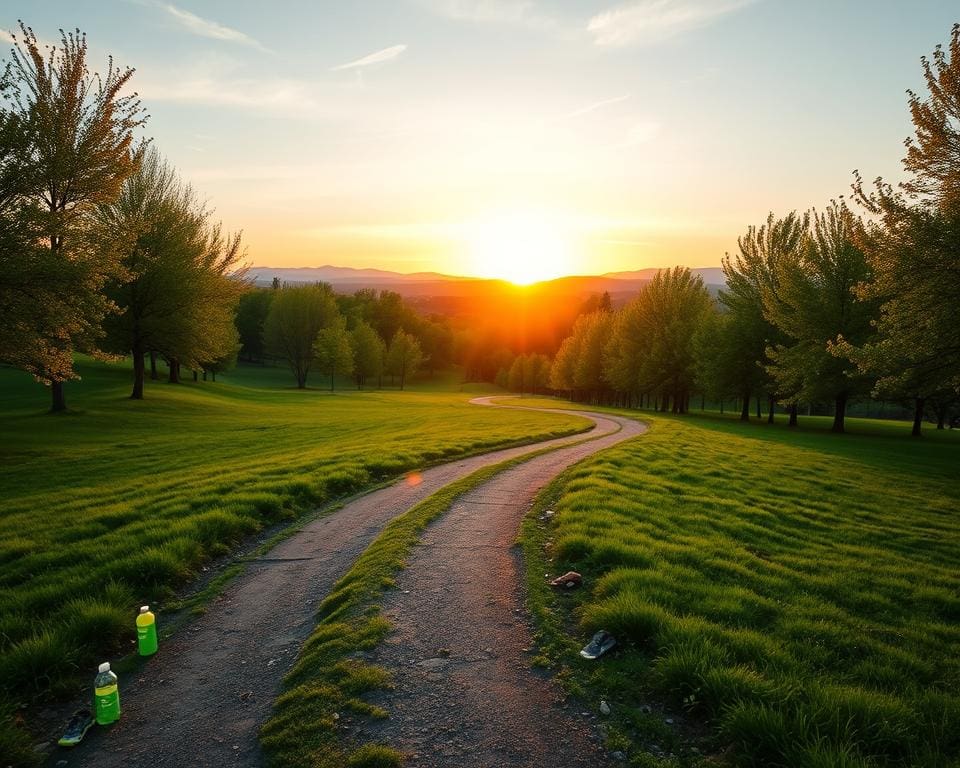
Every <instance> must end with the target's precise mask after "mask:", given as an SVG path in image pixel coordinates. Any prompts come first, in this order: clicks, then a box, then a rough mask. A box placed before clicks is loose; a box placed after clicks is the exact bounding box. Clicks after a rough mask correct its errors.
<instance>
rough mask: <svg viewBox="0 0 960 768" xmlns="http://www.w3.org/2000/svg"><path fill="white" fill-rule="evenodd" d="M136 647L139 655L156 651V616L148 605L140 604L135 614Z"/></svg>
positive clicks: (147, 654)
mask: <svg viewBox="0 0 960 768" xmlns="http://www.w3.org/2000/svg"><path fill="white" fill-rule="evenodd" d="M137 647H138V648H139V649H140V655H141V656H153V654H155V653H156V652H157V617H156V616H154V615H153V613H151V612H150V606H149V605H142V606H140V615H139V616H137Z"/></svg>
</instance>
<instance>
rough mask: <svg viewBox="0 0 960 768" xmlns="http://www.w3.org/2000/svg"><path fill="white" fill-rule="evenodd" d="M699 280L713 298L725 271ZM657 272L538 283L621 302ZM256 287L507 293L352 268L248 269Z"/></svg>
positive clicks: (437, 277)
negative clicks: (300, 285) (304, 285)
mask: <svg viewBox="0 0 960 768" xmlns="http://www.w3.org/2000/svg"><path fill="white" fill-rule="evenodd" d="M692 271H693V272H694V273H695V274H698V275H700V276H701V277H702V278H703V282H704V284H706V285H707V286H708V287H709V288H710V289H711V293H714V294H715V293H716V291H717V289H718V288H721V287H723V285H724V283H725V281H724V277H723V270H722V269H720V268H719V267H704V268H700V269H694V270H692ZM656 273H657V269H656V268H650V269H640V270H635V271H631V272H609V273H607V274H605V275H572V276H569V277H559V278H556V279H554V280H545V281H544V282H542V283H536V284H535V287H538V288H540V289H544V288H552V289H554V290H561V291H562V292H564V293H568V294H575V295H584V296H585V295H590V294H595V293H603V292H604V291H608V292H609V293H610V295H611V297H613V298H614V299H615V300H617V299H621V300H623V299H625V298H626V297H627V296H628V295H631V294H634V293H636V292H637V291H638V290H639V289H640V287H641V286H642V285H644V284H645V283H648V282H649V281H650V280H652V279H653V276H654V275H655V274H656ZM247 275H248V277H249V278H251V279H252V280H253V281H254V283H255V284H256V285H264V286H266V285H271V284H272V283H273V279H274V278H278V279H279V280H280V282H281V283H315V282H318V281H322V282H325V283H330V284H331V285H332V286H333V287H334V289H336V290H339V291H341V292H345V293H349V292H353V291H357V290H360V289H361V288H373V289H375V290H391V291H396V292H397V293H399V294H401V295H403V296H410V297H414V296H420V297H425V296H451V297H457V296H462V297H473V296H477V295H478V294H486V293H489V292H490V291H502V290H504V289H509V288H511V287H512V286H511V284H510V283H508V282H506V281H504V280H490V279H483V278H476V277H461V276H456V275H444V274H441V273H439V272H413V273H408V274H404V273H401V272H390V271H388V270H383V269H354V268H353V267H335V266H331V265H325V266H322V267H251V268H250V270H249V271H248V273H247Z"/></svg>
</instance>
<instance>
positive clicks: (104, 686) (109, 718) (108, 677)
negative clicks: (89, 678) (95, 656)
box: [93, 661, 120, 725]
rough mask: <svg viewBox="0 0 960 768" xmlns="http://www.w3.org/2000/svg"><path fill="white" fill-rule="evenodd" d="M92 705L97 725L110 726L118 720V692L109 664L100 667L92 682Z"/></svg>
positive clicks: (104, 663) (114, 676)
mask: <svg viewBox="0 0 960 768" xmlns="http://www.w3.org/2000/svg"><path fill="white" fill-rule="evenodd" d="M93 693H94V695H93V703H94V710H95V711H96V717H97V725H110V723H115V722H116V721H117V720H119V719H120V691H119V690H118V689H117V676H116V675H115V674H114V673H113V672H111V671H110V662H109V661H105V662H103V664H101V665H100V670H99V672H98V674H97V678H96V680H94V681H93Z"/></svg>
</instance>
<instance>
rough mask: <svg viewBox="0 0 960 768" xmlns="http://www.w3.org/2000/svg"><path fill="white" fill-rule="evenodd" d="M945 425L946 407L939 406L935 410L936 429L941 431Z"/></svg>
mask: <svg viewBox="0 0 960 768" xmlns="http://www.w3.org/2000/svg"><path fill="white" fill-rule="evenodd" d="M946 425H947V406H945V405H941V406H940V407H939V408H937V429H943V428H944V427H945V426H946Z"/></svg>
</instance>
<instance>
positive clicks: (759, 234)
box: [719, 212, 808, 426]
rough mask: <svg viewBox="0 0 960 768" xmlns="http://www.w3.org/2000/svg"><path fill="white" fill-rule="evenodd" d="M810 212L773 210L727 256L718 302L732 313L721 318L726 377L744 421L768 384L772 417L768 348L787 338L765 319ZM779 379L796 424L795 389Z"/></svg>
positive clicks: (782, 395)
mask: <svg viewBox="0 0 960 768" xmlns="http://www.w3.org/2000/svg"><path fill="white" fill-rule="evenodd" d="M807 225H808V222H807V218H806V216H798V215H797V213H796V212H792V213H790V214H788V215H787V216H785V217H784V218H781V219H777V218H775V217H774V215H773V213H772V212H771V213H770V214H769V215H768V216H767V220H766V222H765V223H764V224H763V225H762V226H760V227H754V226H751V227H749V228H748V229H747V232H746V234H745V235H743V236H742V237H740V238H739V239H738V240H737V244H738V246H739V252H738V253H737V254H736V256H734V257H731V256H730V255H729V254H728V255H727V256H725V257H724V259H723V262H722V263H723V274H724V277H725V278H726V282H727V285H726V288H725V289H724V290H722V291H720V296H719V299H720V303H721V304H722V305H723V306H724V307H725V308H726V309H727V311H728V312H729V314H730V318H729V320H726V321H724V323H723V331H724V334H723V341H724V345H723V348H722V349H723V353H724V363H723V364H724V366H725V368H726V379H727V382H728V383H729V384H730V385H731V386H732V387H733V389H734V391H735V393H736V395H737V396H739V397H740V398H742V405H741V411H740V420H741V421H749V420H750V396H751V394H756V395H757V397H759V392H760V390H762V389H764V388H766V389H767V390H768V392H769V394H770V402H769V404H768V405H769V414H770V419H769V420H770V421H772V420H773V400H774V392H773V391H772V390H773V389H774V387H773V382H772V380H771V379H770V377H769V376H768V375H767V374H766V371H765V369H764V367H763V364H764V363H765V362H766V349H767V347H769V346H777V345H778V344H783V343H785V342H786V338H785V337H784V336H783V334H782V332H781V331H780V330H779V329H778V328H777V327H776V325H774V324H773V323H772V322H770V320H768V319H767V313H766V312H765V311H764V297H766V301H767V303H775V302H776V301H777V270H778V265H779V264H780V263H781V262H783V261H784V260H794V259H795V257H796V254H797V252H798V249H799V248H800V246H801V243H802V242H803V237H804V233H805V231H806V229H807ZM786 385H787V382H786V380H785V379H781V380H780V382H779V386H780V387H781V388H780V389H779V390H778V392H777V393H776V395H778V396H779V399H780V400H781V401H785V402H786V403H787V404H788V406H789V407H790V424H791V426H795V425H796V419H797V400H796V390H791V389H783V388H782V387H784V386H786Z"/></svg>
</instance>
